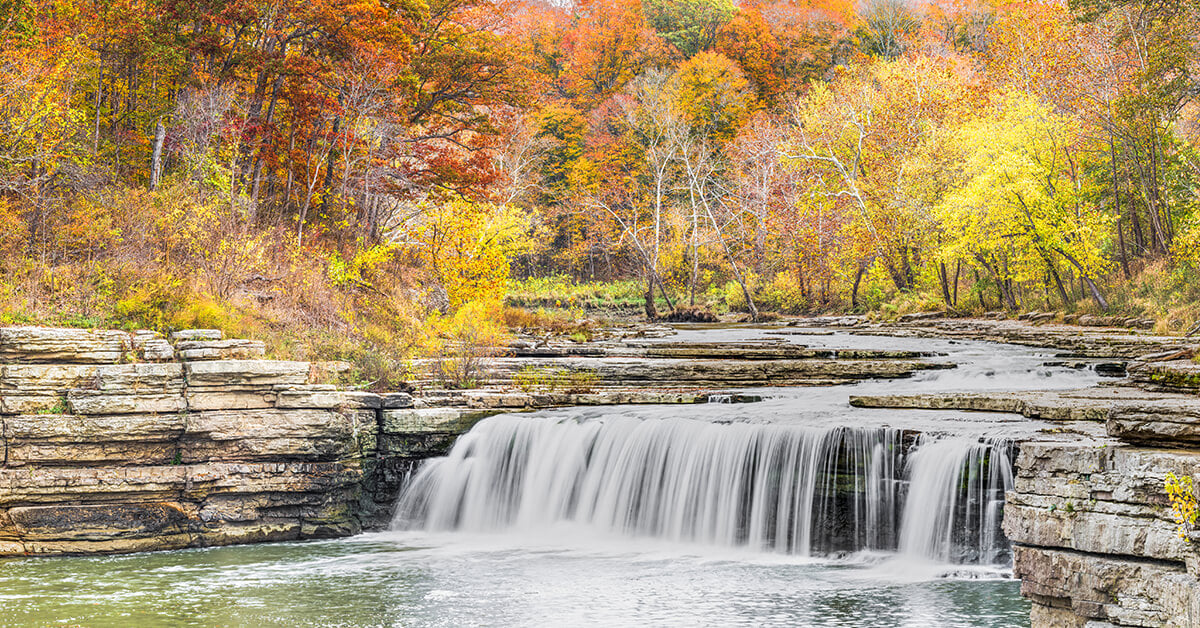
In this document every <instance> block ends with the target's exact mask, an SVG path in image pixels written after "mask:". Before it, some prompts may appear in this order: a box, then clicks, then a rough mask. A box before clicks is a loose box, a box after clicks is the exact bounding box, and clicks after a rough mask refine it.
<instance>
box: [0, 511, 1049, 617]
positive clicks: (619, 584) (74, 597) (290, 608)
mask: <svg viewBox="0 0 1200 628" xmlns="http://www.w3.org/2000/svg"><path fill="white" fill-rule="evenodd" d="M563 533H564V537H566V538H563V539H561V542H559V543H553V542H550V541H548V539H547V537H546V535H540V538H538V539H530V538H521V537H513V536H503V537H496V536H492V537H471V536H463V535H446V536H436V535H434V536H430V535H423V534H416V533H383V534H370V535H363V536H360V537H355V538H353V539H344V540H339V541H326V542H309V543H281V544H270V545H258V546H245V547H228V548H214V549H204V550H186V551H178V552H161V553H154V554H142V555H136V556H115V557H101V558H53V559H27V560H14V561H5V562H0V591H3V592H4V593H3V596H0V625H4V626H51V625H62V626H96V627H105V626H447V627H457V626H829V627H846V628H867V627H881V628H882V627H887V626H913V627H918V626H919V627H931V626H947V627H960V626H961V627H968V626H969V627H999V626H1025V625H1028V613H1029V608H1028V605H1027V604H1026V603H1025V602H1024V600H1022V599H1021V598H1020V596H1019V595H1018V583H1017V582H1015V581H1013V580H1009V579H1003V578H1001V577H999V576H998V574H997V573H995V572H992V571H987V570H976V571H969V570H968V571H963V572H961V573H958V574H957V576H958V577H938V576H939V575H944V572H943V571H942V568H940V567H937V566H922V565H908V566H905V567H904V568H899V567H898V566H897V565H896V564H894V563H888V562H883V563H881V564H872V563H874V562H875V560H876V557H870V556H855V557H849V558H847V559H845V560H842V561H814V560H803V559H794V558H786V557H778V556H769V555H768V556H764V555H756V554H738V553H735V552H714V551H704V552H697V551H695V548H691V547H671V546H663V545H662V544H661V543H658V542H656V543H654V544H652V545H644V544H639V543H637V542H631V541H627V540H624V539H609V540H596V539H592V540H589V542H588V543H586V544H580V543H578V542H576V541H574V540H572V539H570V538H569V531H563Z"/></svg>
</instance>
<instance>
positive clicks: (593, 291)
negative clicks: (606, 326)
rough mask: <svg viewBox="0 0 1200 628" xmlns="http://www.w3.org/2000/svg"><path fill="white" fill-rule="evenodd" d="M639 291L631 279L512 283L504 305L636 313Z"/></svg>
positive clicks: (546, 279) (563, 278) (557, 278)
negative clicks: (618, 310)
mask: <svg viewBox="0 0 1200 628" xmlns="http://www.w3.org/2000/svg"><path fill="white" fill-rule="evenodd" d="M643 290H644V285H643V284H642V282H641V281H638V280H635V279H626V280H618V281H608V282H602V281H587V282H576V281H575V280H573V279H572V278H570V277H566V276H562V275H556V276H552V277H533V278H530V279H522V280H518V281H513V282H512V284H511V286H510V287H509V290H508V296H507V297H506V299H505V301H506V303H508V305H511V306H514V307H523V308H564V309H572V308H579V309H583V310H606V309H640V308H641V307H642V299H643V296H642V294H643ZM664 304H665V303H664Z"/></svg>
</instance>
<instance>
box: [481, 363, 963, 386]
mask: <svg viewBox="0 0 1200 628" xmlns="http://www.w3.org/2000/svg"><path fill="white" fill-rule="evenodd" d="M952 367H953V365H951V364H943V363H935V362H922V361H915V360H899V359H895V360H893V359H889V360H855V359H846V360H842V359H836V360H822V359H799V360H774V359H764V360H700V359H694V360H693V359H687V360H685V359H655V360H646V359H640V358H562V359H554V360H538V359H516V358H498V359H495V360H493V361H492V362H491V363H489V364H488V365H487V366H486V368H485V369H484V371H483V373H482V374H481V379H482V380H483V382H484V383H487V384H489V385H504V384H511V383H512V382H513V376H514V375H515V374H517V373H518V372H520V371H521V370H522V369H534V370H536V369H542V370H543V371H546V372H552V371H553V370H554V369H561V370H563V371H566V372H568V373H580V374H586V375H588V376H590V377H591V378H592V379H591V380H590V381H589V382H588V385H589V386H595V385H600V386H622V387H632V386H648V387H651V388H662V387H671V386H676V387H682V386H694V387H723V388H728V387H749V386H795V385H815V384H824V383H829V382H838V381H841V382H846V381H854V380H860V379H870V378H898V377H910V376H912V375H913V374H914V373H916V372H918V371H922V370H927V369H938V368H952Z"/></svg>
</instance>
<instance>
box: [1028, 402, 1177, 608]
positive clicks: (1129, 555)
mask: <svg viewBox="0 0 1200 628" xmlns="http://www.w3.org/2000/svg"><path fill="white" fill-rule="evenodd" d="M1110 426H1111V422H1110ZM1109 433H1110V437H1108V438H1103V437H1101V438H1095V439H1087V440H1082V441H1077V442H1068V443H1064V442H1026V443H1022V445H1021V453H1020V457H1019V458H1018V461H1017V475H1016V478H1015V482H1014V489H1013V490H1012V491H1010V492H1009V494H1008V498H1007V503H1006V505H1005V513H1004V531H1005V534H1006V535H1007V536H1008V537H1009V539H1010V540H1011V541H1012V542H1013V572H1014V576H1016V577H1017V578H1020V579H1021V591H1022V593H1023V594H1024V595H1025V596H1026V597H1028V598H1030V600H1032V601H1033V602H1034V606H1033V613H1032V620H1033V625H1034V626H1035V627H1043V626H1045V627H1049V626H1054V627H1083V626H1089V627H1093V628H1098V627H1100V626H1146V627H1149V626H1174V627H1190V626H1200V552H1198V551H1197V548H1198V546H1197V545H1196V543H1195V542H1194V541H1193V540H1190V539H1184V538H1181V537H1180V535H1179V534H1178V532H1177V530H1176V523H1175V521H1174V519H1173V518H1172V515H1171V508H1170V503H1169V500H1168V498H1167V496H1166V494H1165V491H1164V489H1163V484H1164V480H1165V477H1166V475H1167V474H1168V473H1175V474H1177V475H1191V476H1193V477H1195V476H1196V475H1197V472H1198V471H1200V451H1194V450H1185V449H1165V448H1161V447H1139V446H1134V445H1131V444H1127V443H1123V442H1121V441H1119V440H1116V439H1114V438H1111V435H1112V430H1111V429H1110V430H1109Z"/></svg>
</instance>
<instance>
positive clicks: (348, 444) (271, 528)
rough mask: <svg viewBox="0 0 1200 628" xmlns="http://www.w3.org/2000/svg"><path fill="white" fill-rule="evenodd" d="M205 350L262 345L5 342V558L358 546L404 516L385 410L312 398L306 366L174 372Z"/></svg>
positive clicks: (4, 333) (318, 388)
mask: <svg viewBox="0 0 1200 628" xmlns="http://www.w3.org/2000/svg"><path fill="white" fill-rule="evenodd" d="M195 343H224V344H221V345H219V346H213V345H211V344H210V345H208V346H206V347H205V350H206V351H207V350H208V349H213V350H214V351H218V352H219V353H221V355H226V354H229V353H228V352H226V351H225V350H226V349H228V348H230V347H233V348H238V347H243V348H244V347H246V346H252V345H247V344H245V343H241V342H230V341H224V340H221V339H220V332H213V331H211V330H194V331H193V332H191V333H177V334H173V335H172V338H171V340H170V341H168V340H166V339H163V338H162V337H161V336H159V335H157V334H151V333H140V334H126V333H125V332H92V331H86V330H62V329H47V328H8V329H0V355H3V356H4V359H5V360H7V362H6V363H4V364H0V556H2V555H14V554H15V555H30V554H62V553H108V552H128V551H142V550H159V549H176V548H183V547H195V546H204V545H221V544H229V543H243V542H257V541H272V540H291V539H302V538H315V537H327V536H337V535H346V534H352V533H355V532H357V531H359V530H360V529H362V527H363V525H364V523H368V524H369V523H370V522H371V521H373V520H374V517H375V516H376V513H377V512H378V511H381V510H387V509H388V508H390V505H391V504H390V499H388V500H386V501H385V502H383V503H376V502H375V501H373V500H372V498H371V495H372V491H373V489H374V484H375V483H376V476H375V471H376V468H377V467H379V466H381V465H383V464H386V462H387V460H388V459H389V457H390V456H389V454H388V453H387V452H383V451H381V450H380V446H379V440H380V422H381V416H380V412H381V410H380V409H381V408H382V406H383V403H384V402H383V399H384V397H381V396H379V395H373V394H370V393H362V392H356V391H341V390H337V389H336V388H334V387H332V386H327V385H315V384H310V383H309V379H310V378H309V376H310V372H311V368H310V365H309V364H308V363H305V362H280V361H273V360H261V359H217V360H209V359H207V358H211V357H214V355H216V354H212V353H208V354H205V355H203V356H199V357H198V359H196V360H185V361H182V362H179V361H163V360H164V359H167V358H168V356H169V359H171V360H174V359H175V358H179V357H182V358H186V357H187V356H188V355H189V353H188V351H190V350H191V349H188V348H187V347H192V348H195V346H196V345H195ZM163 345H166V346H165V348H164V347H163ZM139 346H140V347H141V349H140V351H143V354H139V353H138V351H139V349H138V348H137V347H139ZM239 350H240V349H239ZM246 354H247V355H253V354H259V355H261V353H260V352H258V351H256V350H251V351H249V352H248V353H246ZM231 355H240V354H238V353H237V352H236V351H234V352H233V353H232V354H231ZM201 357H202V358H205V359H203V360H201V359H199V358H201ZM143 358H150V359H143ZM386 397H387V400H388V403H389V405H391V406H393V407H397V408H401V407H404V406H411V405H412V398H411V397H410V396H407V395H388V396H386ZM397 443H399V444H401V445H403V442H401V441H397ZM393 496H394V494H393Z"/></svg>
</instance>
